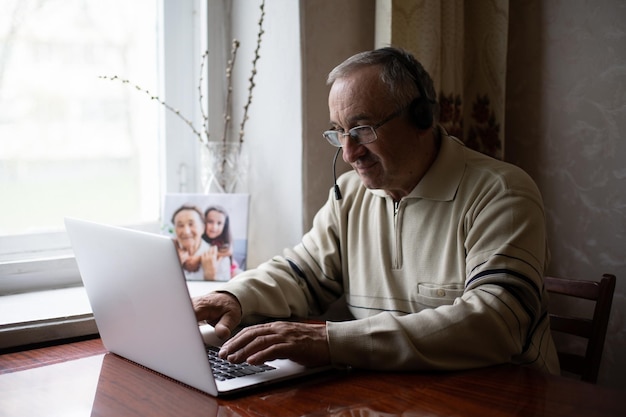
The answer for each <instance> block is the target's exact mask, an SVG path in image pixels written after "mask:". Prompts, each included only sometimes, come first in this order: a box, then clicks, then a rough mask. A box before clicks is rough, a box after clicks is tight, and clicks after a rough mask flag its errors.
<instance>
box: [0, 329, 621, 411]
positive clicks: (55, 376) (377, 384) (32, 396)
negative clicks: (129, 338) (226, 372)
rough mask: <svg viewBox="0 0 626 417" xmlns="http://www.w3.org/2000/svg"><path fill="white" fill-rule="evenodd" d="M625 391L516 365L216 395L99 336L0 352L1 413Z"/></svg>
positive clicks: (464, 407) (603, 406) (589, 396)
mask: <svg viewBox="0 0 626 417" xmlns="http://www.w3.org/2000/svg"><path fill="white" fill-rule="evenodd" d="M624 394H626V392H624V391H617V390H610V389H607V388H602V387H599V386H596V385H592V384H588V383H584V382H579V381H575V380H571V379H566V378H562V377H554V376H548V375H544V374H541V373H538V372H536V371H533V370H530V369H527V368H524V367H519V366H513V365H506V366H497V367H493V368H485V369H479V370H473V371H463V372H450V373H427V374H424V373H397V372H369V371H350V372H347V371H329V372H328V373H324V374H321V375H316V376H314V377H307V378H306V379H299V380H296V381H295V382H294V381H291V382H284V383H282V384H278V385H275V386H272V387H265V388H261V389H259V390H257V391H254V392H252V393H248V394H245V395H239V396H236V397H227V398H213V397H210V396H208V395H205V394H203V393H200V392H198V391H196V390H194V389H190V388H188V387H186V386H183V385H181V384H179V383H177V382H174V381H172V380H169V379H167V378H165V377H163V376H161V375H158V374H156V373H154V372H152V371H149V370H147V369H144V368H142V367H140V366H137V365H135V364H133V363H130V362H128V361H126V360H124V359H122V358H120V357H118V356H116V355H113V354H110V353H105V350H104V348H103V347H102V344H101V343H100V340H99V339H94V340H89V341H83V342H78V343H72V344H67V345H62V346H56V347H49V348H43V349H37V350H30V351H25V352H16V353H9V354H5V355H2V356H0V416H2V417H4V416H7V417H8V416H44V415H54V416H70V415H71V416H185V417H187V416H220V417H224V416H228V417H235V416H242V417H243V416H254V417H258V416H311V417H313V416H341V417H344V416H429V417H435V416H480V417H488V416H568V417H572V416H585V417H589V416H626V401H625V399H624Z"/></svg>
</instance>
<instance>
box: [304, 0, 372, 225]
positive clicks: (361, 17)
mask: <svg viewBox="0 0 626 417" xmlns="http://www.w3.org/2000/svg"><path fill="white" fill-rule="evenodd" d="M300 4H301V8H302V12H301V37H302V61H303V65H302V96H303V113H302V114H303V116H302V118H303V126H304V136H303V138H302V146H303V155H302V159H303V166H302V170H303V182H302V186H303V189H304V217H303V227H304V230H305V231H306V230H308V229H310V227H311V224H312V222H313V216H314V215H315V213H316V212H317V210H318V209H319V208H320V207H321V206H322V205H323V204H324V202H325V201H326V200H327V198H328V193H329V190H330V188H331V186H332V184H333V182H332V181H333V176H332V160H333V156H334V153H335V151H336V150H337V148H334V147H332V146H331V145H330V144H328V142H326V139H324V138H323V137H322V132H323V131H324V130H326V129H327V128H328V126H329V115H328V92H329V91H330V88H329V87H328V86H327V85H326V77H327V75H328V73H329V72H330V71H331V70H332V69H333V68H334V67H335V66H336V65H337V64H339V63H340V62H342V61H343V60H345V59H346V58H348V57H350V56H352V55H354V54H355V53H357V52H361V51H365V50H369V49H372V48H374V30H373V28H374V12H375V0H341V1H336V0H316V1H307V0H301V2H300ZM338 40H340V41H338ZM348 169H350V167H349V165H347V164H346V163H345V162H343V160H342V159H341V155H339V157H338V158H337V176H339V174H341V173H342V172H345V171H347V170H348Z"/></svg>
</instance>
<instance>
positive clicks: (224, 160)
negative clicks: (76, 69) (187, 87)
mask: <svg viewBox="0 0 626 417" xmlns="http://www.w3.org/2000/svg"><path fill="white" fill-rule="evenodd" d="M259 8H260V11H261V17H260V19H259V22H258V27H259V31H258V34H257V39H256V49H255V50H254V58H253V60H252V70H251V75H250V78H249V79H248V81H249V85H248V98H247V101H246V104H245V105H244V107H243V116H242V119H241V123H240V125H239V139H238V142H236V143H237V144H238V147H237V152H241V147H242V145H243V142H244V140H243V138H244V131H245V125H246V121H247V120H248V110H249V108H250V105H251V103H252V91H253V90H254V87H255V86H256V84H255V83H254V79H255V76H256V74H257V62H258V61H259V58H260V55H259V51H260V48H261V40H262V36H263V34H264V33H265V32H264V30H263V22H264V20H265V0H262V1H261V5H260V7H259ZM239 46H240V42H239V41H238V40H237V39H233V42H232V47H231V51H230V59H229V60H228V63H227V65H226V73H225V77H226V85H227V92H226V102H225V106H224V107H225V111H224V114H223V118H224V126H223V131H222V138H221V143H222V144H223V145H224V146H222V150H223V151H222V152H223V154H222V155H221V156H220V158H221V164H220V165H221V168H220V171H221V173H222V174H223V173H224V172H225V170H226V165H227V164H228V156H227V155H226V145H227V144H228V143H229V142H230V141H229V140H228V138H229V133H230V127H231V126H230V124H231V122H232V115H231V113H232V92H233V85H232V74H233V68H234V66H235V60H236V58H237V51H238V50H239ZM208 56H209V51H205V52H204V54H202V59H201V63H200V79H199V81H198V100H199V102H200V112H201V116H202V128H201V129H197V128H196V127H195V126H194V124H193V122H192V121H191V120H190V119H189V118H187V117H186V116H184V115H183V114H182V113H181V112H180V111H179V110H178V109H176V108H174V107H172V106H170V105H169V104H167V103H166V102H165V101H164V100H163V99H162V98H160V97H159V96H158V95H154V94H152V93H151V92H150V91H148V90H146V89H144V88H143V87H141V86H139V85H137V84H133V83H131V81H129V80H127V79H124V78H121V77H119V76H117V75H114V76H106V75H103V76H100V77H99V78H102V79H105V80H111V81H118V82H121V83H123V84H129V85H132V86H133V87H134V88H135V89H136V90H138V91H140V92H143V93H145V94H146V95H147V96H148V97H149V98H150V100H155V101H157V102H158V103H159V104H161V105H162V106H163V107H165V108H166V109H167V110H168V111H170V112H172V113H173V114H175V115H176V116H177V117H179V118H180V119H181V120H182V121H183V122H185V124H186V125H187V126H189V128H190V129H191V131H192V132H193V134H194V135H195V136H196V137H197V138H198V140H199V141H200V143H201V144H202V146H204V147H206V149H207V150H209V149H210V145H211V143H215V141H210V140H209V137H210V133H209V117H208V115H207V112H206V111H205V105H206V103H205V102H204V96H203V94H202V84H203V74H204V70H205V65H206V63H207V61H208ZM222 176H223V175H222ZM219 186H220V188H221V189H222V190H226V189H227V187H226V185H225V184H224V183H220V184H219Z"/></svg>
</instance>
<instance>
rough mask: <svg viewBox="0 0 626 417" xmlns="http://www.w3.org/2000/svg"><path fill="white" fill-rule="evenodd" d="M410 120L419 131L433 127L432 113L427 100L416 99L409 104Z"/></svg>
mask: <svg viewBox="0 0 626 417" xmlns="http://www.w3.org/2000/svg"><path fill="white" fill-rule="evenodd" d="M411 118H412V119H413V123H415V126H417V128H418V129H420V130H426V129H428V128H430V127H431V126H432V125H433V111H432V107H431V106H430V103H428V100H426V99H424V98H423V97H420V98H416V99H415V100H413V102H412V103H411Z"/></svg>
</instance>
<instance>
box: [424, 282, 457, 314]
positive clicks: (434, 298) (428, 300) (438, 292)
mask: <svg viewBox="0 0 626 417" xmlns="http://www.w3.org/2000/svg"><path fill="white" fill-rule="evenodd" d="M462 295H463V286H461V285H457V284H445V285H441V284H431V283H420V284H417V297H416V300H415V301H417V302H418V303H419V304H421V305H423V306H425V307H429V308H434V307H439V306H443V305H450V304H452V303H453V302H454V300H455V299H456V298H457V297H460V296H462Z"/></svg>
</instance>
